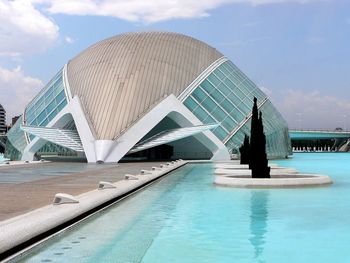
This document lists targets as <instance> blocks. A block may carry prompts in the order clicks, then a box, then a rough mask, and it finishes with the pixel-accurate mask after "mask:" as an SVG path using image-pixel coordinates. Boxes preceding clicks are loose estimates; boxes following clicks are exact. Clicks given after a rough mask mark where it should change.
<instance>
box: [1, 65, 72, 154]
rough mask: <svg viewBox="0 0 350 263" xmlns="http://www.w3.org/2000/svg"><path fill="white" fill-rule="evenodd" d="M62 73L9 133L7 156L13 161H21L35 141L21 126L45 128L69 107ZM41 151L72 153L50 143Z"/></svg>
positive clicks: (27, 108)
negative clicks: (23, 154) (24, 152)
mask: <svg viewBox="0 0 350 263" xmlns="http://www.w3.org/2000/svg"><path fill="white" fill-rule="evenodd" d="M62 72H63V70H60V71H59V72H58V73H57V74H56V76H55V77H54V78H53V79H51V81H50V82H49V83H48V84H47V85H46V86H45V87H44V88H43V89H42V90H41V91H40V93H39V94H38V95H37V96H36V97H35V98H34V99H33V100H32V101H31V102H30V103H29V104H28V106H27V107H26V109H25V112H24V118H23V117H22V116H21V117H20V118H19V119H18V121H17V122H16V123H15V125H14V126H13V127H12V128H11V130H10V131H9V132H8V134H7V137H8V142H7V146H6V156H7V157H8V158H10V159H11V160H18V159H20V158H21V155H22V152H23V150H24V148H25V147H26V146H27V144H28V143H29V142H30V141H31V140H33V139H34V136H33V135H30V136H27V137H26V133H25V132H23V131H22V130H21V129H20V125H21V124H24V125H30V126H42V127H45V126H47V124H48V123H49V122H50V121H51V120H52V119H53V118H54V117H55V116H56V115H57V114H58V113H59V112H60V111H61V110H62V109H63V108H64V107H65V106H66V105H67V98H66V95H65V91H64V84H63V73H62ZM69 125H72V124H69ZM73 125H74V123H73ZM74 128H75V126H74ZM40 151H43V152H63V153H71V152H72V150H69V149H63V147H61V146H58V145H56V144H53V143H50V142H48V143H47V144H45V146H44V147H42V149H40V150H39V152H40Z"/></svg>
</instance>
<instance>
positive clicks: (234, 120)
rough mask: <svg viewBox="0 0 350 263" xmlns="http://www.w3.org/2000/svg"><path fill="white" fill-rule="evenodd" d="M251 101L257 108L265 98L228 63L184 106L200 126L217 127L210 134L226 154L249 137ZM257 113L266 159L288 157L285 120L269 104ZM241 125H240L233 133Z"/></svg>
mask: <svg viewBox="0 0 350 263" xmlns="http://www.w3.org/2000/svg"><path fill="white" fill-rule="evenodd" d="M192 96H193V97H192ZM254 97H256V98H257V99H258V104H259V103H262V102H263V101H264V100H265V98H266V95H265V94H264V93H263V92H262V91H261V90H260V89H259V88H258V87H257V86H256V85H255V84H254V83H253V82H252V81H251V80H250V79H249V78H247V76H246V75H245V74H244V73H243V72H242V71H240V70H239V69H238V68H237V67H236V66H235V65H234V64H233V63H232V62H230V61H227V62H224V63H223V64H221V65H220V66H219V67H218V68H216V69H215V70H214V71H213V72H212V73H211V74H210V75H209V76H208V77H207V79H205V80H204V81H203V82H202V83H200V85H199V86H198V87H197V88H196V89H195V90H194V91H193V93H192V95H191V96H189V97H188V98H187V99H186V100H185V101H184V104H185V105H186V106H187V107H188V108H189V109H190V110H193V109H196V110H195V111H194V114H195V115H196V116H197V117H198V118H199V119H200V120H201V121H202V122H203V123H213V122H217V123H220V126H219V127H218V128H216V129H215V130H213V133H214V134H215V135H216V136H217V137H218V138H219V139H220V140H221V141H223V142H224V143H225V144H226V146H227V148H228V149H229V151H232V152H237V151H238V148H239V147H240V145H241V144H242V143H243V139H244V135H245V134H247V135H249V134H250V119H247V118H248V116H249V115H250V114H251V109H252V107H253V98H254ZM193 98H195V99H196V101H197V102H196V101H195V100H194V99H193ZM198 104H199V106H197V105H198ZM195 107H198V108H195ZM204 109H205V110H206V111H204ZM260 110H261V111H262V112H263V122H264V127H265V135H266V142H267V151H268V155H269V157H281V156H286V155H288V154H290V153H291V149H290V138H289V134H288V127H287V123H286V122H285V120H284V119H283V118H282V116H281V115H280V114H279V113H278V111H277V110H276V109H275V108H274V107H273V105H272V104H271V102H270V101H266V102H265V104H264V105H263V106H261V107H260ZM266 116H268V117H266ZM241 124H242V125H243V124H244V125H243V126H241V128H240V129H238V131H237V127H238V126H240V125H241Z"/></svg>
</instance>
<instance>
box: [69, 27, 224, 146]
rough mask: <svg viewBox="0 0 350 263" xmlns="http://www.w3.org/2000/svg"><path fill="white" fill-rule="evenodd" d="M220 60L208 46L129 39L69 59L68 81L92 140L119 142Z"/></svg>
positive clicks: (163, 38)
mask: <svg viewBox="0 0 350 263" xmlns="http://www.w3.org/2000/svg"><path fill="white" fill-rule="evenodd" d="M222 56H223V55H222V54H221V53H219V52H218V51H217V50H216V49H214V48H212V47H210V46H208V45H207V44H205V43H203V42H201V41H198V40H196V39H193V38H191V37H188V36H184V35H180V34H176V33H165V32H142V33H127V34H122V35H118V36H115V37H112V38H109V39H106V40H103V41H101V42H99V43H97V44H95V45H93V46H91V47H90V48H88V49H86V50H85V51H83V52H82V53H81V54H79V55H78V56H77V57H75V58H74V59H72V60H71V61H70V62H69V63H68V67H67V77H68V81H69V85H70V89H71V92H72V96H74V95H78V96H79V98H80V99H81V101H82V103H83V107H84V110H85V113H86V114H87V117H88V118H89V119H90V122H91V124H92V126H93V127H92V128H93V129H94V132H95V134H96V136H97V138H96V139H105V140H108V139H115V138H117V137H119V136H120V134H121V133H122V132H123V131H124V130H126V129H127V128H128V127H129V126H130V125H131V124H132V123H134V122H135V121H137V120H138V119H139V118H140V117H141V116H142V115H144V114H145V113H146V112H148V111H149V110H150V109H151V108H152V107H154V106H155V104H156V103H157V102H159V101H160V100H161V99H163V98H164V97H165V96H168V95H170V94H174V95H175V96H178V95H179V94H180V93H181V92H182V91H183V90H184V89H185V88H186V87H187V86H188V85H189V84H190V83H191V82H192V81H193V80H194V79H195V78H196V77H197V76H198V75H199V74H200V73H201V72H202V71H204V70H205V69H206V68H207V67H208V66H209V65H210V64H212V63H213V62H214V61H216V60H217V59H218V58H220V57H222Z"/></svg>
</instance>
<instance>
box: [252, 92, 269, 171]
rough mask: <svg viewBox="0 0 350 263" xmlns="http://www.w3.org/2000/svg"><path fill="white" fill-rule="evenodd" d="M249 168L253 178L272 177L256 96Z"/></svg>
mask: <svg viewBox="0 0 350 263" xmlns="http://www.w3.org/2000/svg"><path fill="white" fill-rule="evenodd" d="M249 169H251V170H252V178H270V167H268V161H267V155H266V137H265V134H264V125H263V121H262V113H261V112H260V114H259V112H258V105H257V99H256V98H255V97H254V105H253V111H252V122H251V129H250V162H249Z"/></svg>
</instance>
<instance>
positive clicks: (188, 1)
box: [31, 0, 322, 23]
mask: <svg viewBox="0 0 350 263" xmlns="http://www.w3.org/2000/svg"><path fill="white" fill-rule="evenodd" d="M31 1H33V2H37V3H46V5H47V10H48V11H49V12H50V13H52V14H68V15H95V16H110V17H116V18H119V19H123V20H128V21H135V22H145V23H154V22H158V21H165V20H171V19H178V18H197V17H205V16H208V15H209V10H212V9H214V8H216V7H219V6H221V5H224V4H238V3H245V4H250V5H253V6H257V5H263V4H276V3H285V2H296V3H308V2H315V1H322V0H201V1H198V0H153V1H145V0H128V1H126V0H31Z"/></svg>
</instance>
